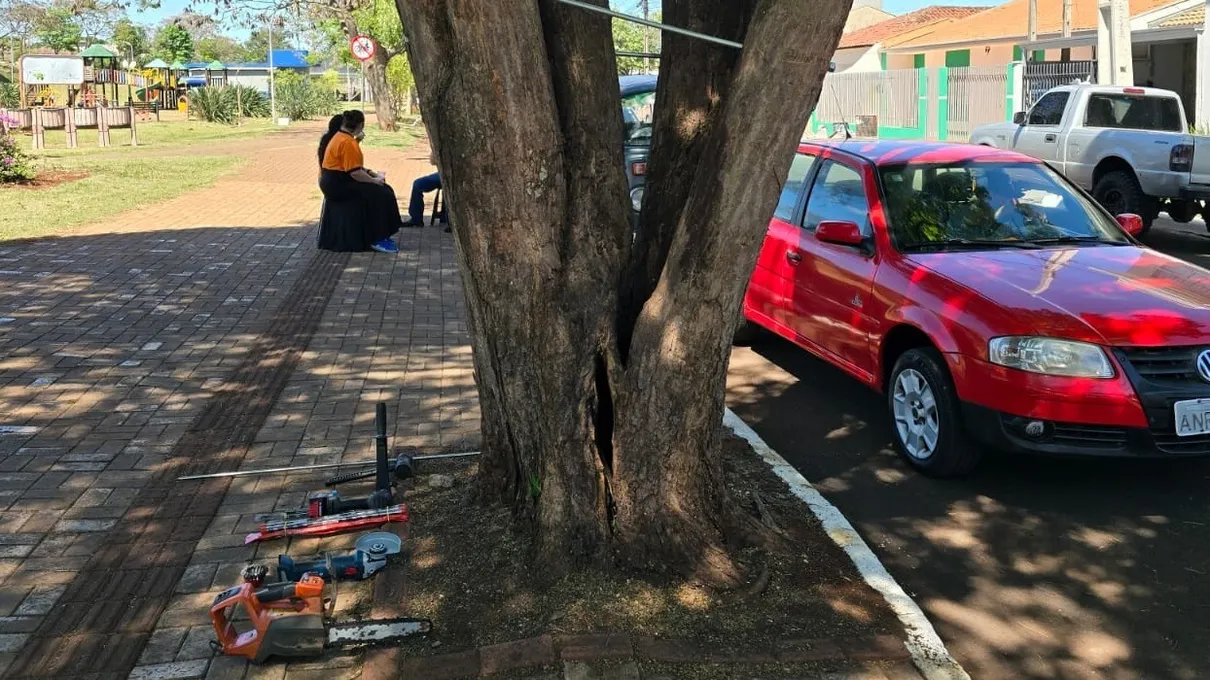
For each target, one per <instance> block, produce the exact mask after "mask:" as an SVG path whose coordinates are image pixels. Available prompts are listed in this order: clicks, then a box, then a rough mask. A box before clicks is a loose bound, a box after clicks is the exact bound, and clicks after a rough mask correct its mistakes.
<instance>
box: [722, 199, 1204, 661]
mask: <svg viewBox="0 0 1210 680" xmlns="http://www.w3.org/2000/svg"><path fill="white" fill-rule="evenodd" d="M1148 241H1149V243H1150V244H1151V245H1152V246H1154V247H1157V248H1159V249H1161V250H1164V251H1166V252H1169V253H1172V254H1174V255H1177V256H1179V257H1183V258H1185V259H1188V260H1190V261H1193V262H1196V263H1198V264H1200V265H1202V266H1204V267H1207V268H1210V234H1207V232H1206V230H1205V225H1204V224H1202V223H1201V222H1196V223H1193V224H1191V225H1186V226H1184V227H1178V226H1177V225H1175V224H1173V223H1171V222H1168V221H1167V220H1166V219H1162V220H1161V221H1160V222H1157V226H1156V228H1155V229H1154V230H1153V232H1152V235H1151V236H1150V237H1149V238H1148ZM728 392H729V396H728V402H729V404H730V406H731V407H732V408H733V409H734V410H735V411H736V412H737V413H738V414H739V415H740V416H742V417H743V418H744V420H746V421H747V422H748V423H749V424H751V425H752V426H753V428H754V429H755V430H756V431H757V432H758V433H759V434H760V435H761V436H762V437H763V438H764V439H765V440H766V441H767V442H768V443H769V444H770V445H771V446H772V447H773V448H774V449H776V450H777V451H778V452H779V453H781V455H782V456H784V457H785V458H786V459H787V460H789V461H790V462H791V463H792V464H793V465H794V466H795V467H797V468H798V469H799V470H800V471H801V472H802V473H803V474H804V475H805V476H806V477H807V479H809V480H811V481H812V482H813V483H815V484H816V485H817V486H818V487H819V488H820V490H821V491H822V492H823V493H824V494H825V495H826V496H827V497H828V499H829V500H831V501H832V502H833V503H834V504H836V505H837V506H838V507H839V508H840V509H841V510H842V511H843V512H844V514H845V515H846V516H848V517H849V519H850V521H852V522H853V524H854V525H855V526H856V527H857V528H858V530H859V531H860V532H861V533H862V535H863V536H864V537H865V539H866V541H867V542H868V543H869V544H870V546H871V547H872V548H873V549H874V551H875V553H877V554H878V556H879V557H880V558H881V559H882V561H883V562H884V564H886V566H887V568H888V569H889V570H890V571H891V573H892V574H893V575H894V576H895V577H896V579H898V580H899V582H900V583H901V584H902V585H903V587H904V589H905V590H907V591H908V593H909V594H910V595H912V596H913V597H914V598H915V599H916V601H917V602H918V603H920V605H921V606H922V607H923V608H924V610H925V612H926V613H927V614H928V616H929V619H930V620H931V621H932V622H933V624H934V625H935V626H936V627H937V631H938V633H940V635H941V637H942V638H943V639H944V640H945V642H946V644H947V646H948V647H949V649H950V651H951V653H953V654H954V656H955V657H956V658H957V659H958V660H959V662H961V663H962V664H963V666H965V668H966V669H967V671H968V672H969V673H970V674H971V677H972V678H975V679H976V680H983V679H985V678H992V679H998V678H1013V679H1016V678H1047V679H1050V678H1080V679H1083V678H1108V679H1111V680H1117V679H1124V678H1144V679H1147V680H1153V679H1154V680H1161V679H1168V678H1176V679H1181V680H1185V679H1190V680H1192V679H1194V678H1207V677H1210V461H1172V462H1169V461H1158V462H1157V461H1111V460H1076V461H1070V460H1063V461H1060V460H1053V459H1045V458H1034V457H1011V456H994V457H991V458H990V459H988V460H987V461H986V462H985V464H984V465H983V466H981V467H980V468H979V469H978V470H977V471H976V473H975V474H974V475H973V476H972V477H970V478H967V479H963V480H957V481H937V480H931V479H926V478H924V477H921V476H918V475H915V474H913V473H912V472H911V471H910V470H909V469H908V468H907V467H906V466H905V465H903V464H902V463H901V462H900V461H899V460H898V458H897V457H896V456H895V454H894V453H893V452H892V449H891V443H890V442H891V431H890V426H889V423H888V418H887V417H886V408H885V406H884V403H883V399H882V397H881V396H878V395H875V394H873V393H872V392H869V391H868V390H866V389H865V388H864V387H862V386H861V385H859V384H858V383H856V382H855V381H853V380H851V379H849V378H848V377H847V376H846V375H844V374H843V373H841V372H840V371H838V370H836V369H833V368H832V367H830V366H828V365H826V364H824V363H823V362H821V361H819V360H817V359H815V358H813V357H812V356H810V355H809V354H807V353H806V352H804V351H801V350H799V349H797V348H795V347H793V346H791V345H789V344H788V343H785V342H781V341H779V340H769V341H765V342H762V343H761V344H759V345H758V346H756V347H755V348H751V349H737V350H736V351H735V353H734V355H733V357H732V367H731V375H730V379H729V387H728Z"/></svg>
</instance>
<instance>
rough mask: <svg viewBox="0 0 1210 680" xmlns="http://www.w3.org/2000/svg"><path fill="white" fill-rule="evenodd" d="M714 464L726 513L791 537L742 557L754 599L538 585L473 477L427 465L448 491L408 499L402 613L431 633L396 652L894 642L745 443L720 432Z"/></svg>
mask: <svg viewBox="0 0 1210 680" xmlns="http://www.w3.org/2000/svg"><path fill="white" fill-rule="evenodd" d="M723 457H724V462H725V469H726V472H727V479H728V486H729V487H730V490H731V493H732V496H733V498H734V500H735V502H736V503H740V504H742V507H745V508H751V509H752V512H753V513H756V501H755V498H756V497H757V496H759V498H760V501H761V503H762V504H763V506H764V507H765V509H766V510H765V511H766V513H767V515H769V516H771V517H772V519H773V522H774V524H775V525H776V526H777V527H779V528H780V530H781V531H783V532H784V533H785V534H786V536H787V537H788V538H789V545H790V546H791V548H790V549H789V550H788V551H786V552H784V553H778V554H770V553H767V552H765V551H762V550H757V549H753V550H749V551H746V552H744V553H743V554H742V555H741V561H742V563H743V566H744V567H745V570H746V573H748V574H749V575H750V582H749V586H752V585H753V582H755V581H758V580H761V581H763V580H765V579H767V585H764V587H763V588H761V587H760V586H759V585H758V586H757V587H755V588H751V587H749V588H741V589H739V590H737V591H734V592H717V591H711V590H708V589H706V588H703V587H701V586H699V585H698V584H695V583H692V582H690V581H686V580H672V581H668V582H664V583H654V582H650V581H647V580H641V579H637V578H634V577H633V576H628V575H626V574H622V573H618V572H614V571H610V570H604V569H586V570H583V571H579V572H577V573H574V574H572V575H570V576H567V577H563V578H557V579H549V578H545V577H544V576H543V575H542V574H537V573H534V572H533V567H532V562H531V560H530V559H529V557H528V545H527V541H526V539H525V537H524V536H523V535H521V534H519V533H518V532H517V530H516V529H515V528H514V525H513V521H512V518H511V517H510V515H509V513H508V511H506V510H504V509H500V508H491V507H484V506H482V505H480V504H478V503H476V502H475V501H474V500H472V497H471V494H472V488H471V485H472V482H473V475H474V472H475V470H474V466H473V465H472V466H465V465H463V466H457V465H449V464H440V466H439V464H436V463H433V464H430V465H429V466H427V467H426V468H424V469H423V470H422V472H425V473H432V472H439V473H441V474H443V475H451V476H453V477H454V479H455V485H454V487H453V488H449V489H445V488H436V487H434V486H433V485H431V484H430V483H429V477H428V475H427V474H426V475H424V476H421V477H419V478H418V479H417V480H416V481H415V483H414V487H413V488H411V489H409V490H408V491H407V492H406V493H405V496H406V498H407V502H408V504H409V506H410V509H411V517H412V519H411V523H410V526H409V527H408V533H409V537H408V539H407V541H406V543H405V545H407V546H409V547H410V551H411V553H410V559H409V560H408V562H407V565H406V569H407V572H406V586H405V589H404V591H405V593H406V595H405V601H404V602H403V604H402V608H403V609H404V610H405V611H407V612H408V615H410V616H417V617H424V618H429V619H431V620H432V621H433V630H434V632H433V634H432V635H431V636H429V637H428V638H427V639H426V640H425V641H424V642H417V643H411V644H405V645H404V646H403V648H402V650H401V651H402V654H403V655H404V656H423V655H432V654H444V653H449V652H455V651H459V650H463V649H472V648H475V647H480V646H483V645H491V644H497V643H502V642H507V641H510V640H517V639H523V638H530V637H534V636H538V635H542V634H547V633H549V634H554V635H569V634H582V633H601V632H627V633H632V634H639V635H648V636H653V637H658V638H670V639H671V638H676V639H682V640H691V641H694V642H696V643H697V644H700V645H702V646H703V647H709V648H712V649H718V650H720V651H724V650H737V651H743V650H752V649H757V648H765V647H767V646H768V645H771V644H773V643H774V641H776V640H786V639H796V638H797V639H806V638H812V639H814V638H844V637H849V636H872V635H882V634H889V635H894V636H896V637H898V638H900V639H903V636H904V635H903V630H902V627H901V625H900V623H899V621H898V619H897V618H896V617H895V615H894V613H893V612H892V611H891V610H890V608H889V606H888V605H887V604H886V602H885V600H883V599H882V597H881V596H880V595H879V594H878V593H877V592H875V591H874V590H873V589H871V588H870V587H869V586H868V585H866V583H865V582H864V581H863V580H862V578H861V576H860V575H859V574H858V573H857V571H856V570H855V569H854V567H853V565H852V563H851V562H850V561H849V559H848V557H847V556H846V555H845V554H844V552H843V551H841V550H840V549H839V548H838V547H837V546H836V545H835V544H834V543H833V542H832V541H831V539H830V538H829V537H828V536H827V535H826V533H825V532H824V531H823V529H822V528H821V527H820V525H819V522H818V520H816V518H815V517H814V515H812V514H811V512H810V510H809V509H808V508H807V506H806V504H804V503H803V502H802V501H800V500H798V499H797V498H795V497H794V496H792V495H791V493H790V491H789V488H788V487H787V486H786V484H785V483H784V482H783V481H782V480H781V479H779V478H778V477H777V476H775V475H774V474H773V472H772V471H771V470H770V469H769V467H768V466H767V465H766V464H765V463H764V462H763V461H761V460H760V459H759V458H758V457H757V456H756V454H755V453H753V452H752V450H751V448H750V447H749V446H748V444H747V443H746V442H745V441H743V440H742V439H739V438H737V437H734V436H731V435H730V434H728V435H727V436H726V438H725V440H724V451H723ZM396 568H399V567H390V568H389V569H396ZM379 577H380V578H381V577H382V575H380V576H379ZM753 591H759V592H757V593H755V594H754V592H753Z"/></svg>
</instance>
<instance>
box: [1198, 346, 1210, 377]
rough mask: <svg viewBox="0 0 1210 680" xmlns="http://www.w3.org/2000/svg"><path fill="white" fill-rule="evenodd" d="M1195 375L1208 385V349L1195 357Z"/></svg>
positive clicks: (1209, 363)
mask: <svg viewBox="0 0 1210 680" xmlns="http://www.w3.org/2000/svg"><path fill="white" fill-rule="evenodd" d="M1197 373H1198V375H1200V376H1202V380H1205V381H1206V382H1208V383H1210V349H1208V350H1206V351H1204V352H1202V353H1201V354H1199V355H1197Z"/></svg>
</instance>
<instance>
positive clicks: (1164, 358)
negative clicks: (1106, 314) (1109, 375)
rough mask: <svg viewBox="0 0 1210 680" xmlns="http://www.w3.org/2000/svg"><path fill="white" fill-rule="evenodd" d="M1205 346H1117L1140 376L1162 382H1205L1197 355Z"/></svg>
mask: <svg viewBox="0 0 1210 680" xmlns="http://www.w3.org/2000/svg"><path fill="white" fill-rule="evenodd" d="M1205 349H1207V348H1206V347H1130V348H1121V349H1119V350H1118V352H1119V358H1120V359H1123V360H1125V361H1126V362H1128V363H1129V364H1130V366H1131V367H1132V368H1133V369H1134V371H1135V372H1136V373H1138V375H1139V377H1140V378H1142V379H1144V380H1147V381H1149V382H1152V383H1156V384H1159V385H1172V386H1175V385H1188V384H1190V383H1200V384H1203V385H1204V384H1206V383H1205V381H1203V380H1202V379H1201V377H1200V376H1199V375H1198V374H1197V363H1196V361H1197V356H1198V355H1199V354H1201V352H1202V351H1203V350H1205Z"/></svg>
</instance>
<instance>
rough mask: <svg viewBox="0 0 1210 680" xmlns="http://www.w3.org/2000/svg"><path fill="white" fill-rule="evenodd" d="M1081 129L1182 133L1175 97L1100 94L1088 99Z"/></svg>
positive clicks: (1178, 106)
mask: <svg viewBox="0 0 1210 680" xmlns="http://www.w3.org/2000/svg"><path fill="white" fill-rule="evenodd" d="M1084 127H1094V128H1117V129H1120V130H1163V131H1165V132H1184V125H1182V123H1181V107H1180V105H1179V104H1178V103H1177V100H1176V98H1175V97H1147V96H1143V95H1130V94H1116V93H1110V92H1099V93H1096V94H1093V95H1089V97H1088V110H1087V111H1085V112H1084Z"/></svg>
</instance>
